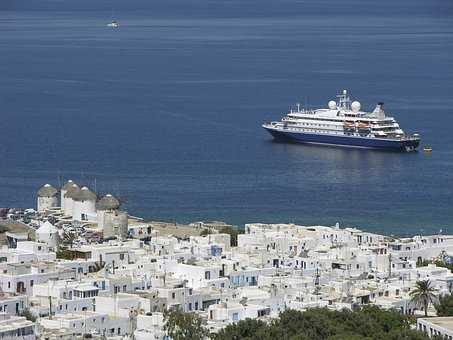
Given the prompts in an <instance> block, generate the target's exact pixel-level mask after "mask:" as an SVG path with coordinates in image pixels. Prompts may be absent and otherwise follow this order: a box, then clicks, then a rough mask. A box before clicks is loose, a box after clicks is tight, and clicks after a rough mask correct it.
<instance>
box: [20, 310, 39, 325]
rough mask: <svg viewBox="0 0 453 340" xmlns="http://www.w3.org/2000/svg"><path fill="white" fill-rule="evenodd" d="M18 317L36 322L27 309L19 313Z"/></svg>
mask: <svg viewBox="0 0 453 340" xmlns="http://www.w3.org/2000/svg"><path fill="white" fill-rule="evenodd" d="M20 316H23V317H24V318H26V319H27V320H29V321H32V322H35V321H36V317H35V316H34V315H33V314H32V313H31V312H30V310H29V309H24V310H23V311H22V313H20Z"/></svg>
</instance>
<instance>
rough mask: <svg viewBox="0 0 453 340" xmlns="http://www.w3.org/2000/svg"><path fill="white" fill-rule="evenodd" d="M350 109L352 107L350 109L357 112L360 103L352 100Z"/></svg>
mask: <svg viewBox="0 0 453 340" xmlns="http://www.w3.org/2000/svg"><path fill="white" fill-rule="evenodd" d="M351 109H352V111H354V112H359V110H360V103H359V102H357V101H355V102H352V103H351Z"/></svg>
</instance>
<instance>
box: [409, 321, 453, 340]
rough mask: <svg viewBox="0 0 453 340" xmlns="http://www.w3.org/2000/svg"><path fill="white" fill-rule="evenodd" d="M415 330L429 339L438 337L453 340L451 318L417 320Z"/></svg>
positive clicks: (452, 322)
mask: <svg viewBox="0 0 453 340" xmlns="http://www.w3.org/2000/svg"><path fill="white" fill-rule="evenodd" d="M417 329H418V330H419V331H421V332H424V333H425V334H427V335H428V336H429V337H430V338H431V337H433V336H436V335H437V336H439V337H441V338H444V339H446V340H452V339H453V316H447V317H436V318H429V319H425V318H418V319H417Z"/></svg>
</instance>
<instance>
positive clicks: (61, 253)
mask: <svg viewBox="0 0 453 340" xmlns="http://www.w3.org/2000/svg"><path fill="white" fill-rule="evenodd" d="M74 257H75V255H74V252H73V251H71V250H68V249H65V248H59V249H58V251H57V259H62V260H74Z"/></svg>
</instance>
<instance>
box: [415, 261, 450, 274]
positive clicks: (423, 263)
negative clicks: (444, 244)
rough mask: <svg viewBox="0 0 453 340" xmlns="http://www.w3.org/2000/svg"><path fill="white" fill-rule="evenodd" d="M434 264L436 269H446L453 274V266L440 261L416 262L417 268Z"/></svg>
mask: <svg viewBox="0 0 453 340" xmlns="http://www.w3.org/2000/svg"><path fill="white" fill-rule="evenodd" d="M431 263H432V264H435V265H436V266H438V267H443V268H447V269H449V270H450V272H452V273H453V264H448V263H445V262H444V261H442V260H439V259H437V260H420V259H419V260H417V267H426V266H427V265H428V264H431Z"/></svg>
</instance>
